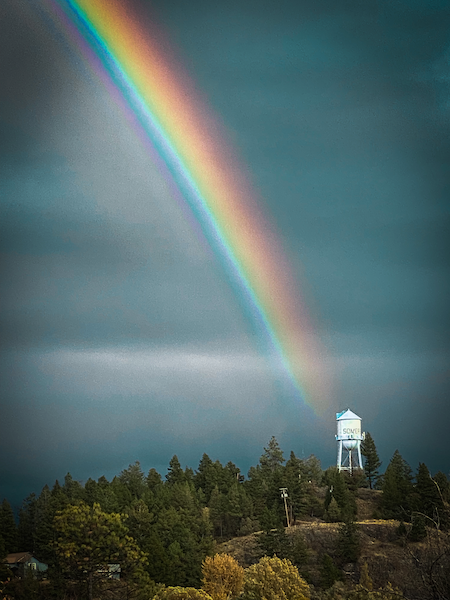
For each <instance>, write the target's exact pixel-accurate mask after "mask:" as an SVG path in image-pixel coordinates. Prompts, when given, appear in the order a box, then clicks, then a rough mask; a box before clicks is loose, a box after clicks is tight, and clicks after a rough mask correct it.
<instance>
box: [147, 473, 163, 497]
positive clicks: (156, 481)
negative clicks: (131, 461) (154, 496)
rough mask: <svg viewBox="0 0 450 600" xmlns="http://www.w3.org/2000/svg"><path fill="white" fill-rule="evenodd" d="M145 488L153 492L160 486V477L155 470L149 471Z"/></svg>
mask: <svg viewBox="0 0 450 600" xmlns="http://www.w3.org/2000/svg"><path fill="white" fill-rule="evenodd" d="M145 481H146V483H147V487H148V489H149V490H151V491H152V492H154V491H155V490H156V488H157V487H158V486H160V485H161V484H162V479H161V475H160V474H159V473H158V471H157V470H156V469H153V468H152V469H150V470H149V472H148V475H147V478H146V480H145Z"/></svg>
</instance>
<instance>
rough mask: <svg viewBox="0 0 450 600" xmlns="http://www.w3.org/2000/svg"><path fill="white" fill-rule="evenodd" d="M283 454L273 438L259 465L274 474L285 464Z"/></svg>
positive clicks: (273, 437)
mask: <svg viewBox="0 0 450 600" xmlns="http://www.w3.org/2000/svg"><path fill="white" fill-rule="evenodd" d="M284 462H285V461H284V458H283V452H282V450H281V448H280V446H279V444H278V442H277V440H276V438H275V436H272V437H271V438H270V441H269V443H268V445H267V448H264V454H263V455H262V456H261V457H260V459H259V464H260V465H261V467H262V469H267V470H269V471H271V472H272V473H273V472H274V471H275V470H277V469H279V468H280V467H282V465H283V463H284Z"/></svg>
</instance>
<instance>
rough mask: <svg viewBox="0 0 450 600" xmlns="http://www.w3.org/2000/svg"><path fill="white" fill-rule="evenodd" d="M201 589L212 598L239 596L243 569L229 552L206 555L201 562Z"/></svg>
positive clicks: (220, 599)
mask: <svg viewBox="0 0 450 600" xmlns="http://www.w3.org/2000/svg"><path fill="white" fill-rule="evenodd" d="M202 574H203V578H202V581H203V589H204V590H205V592H207V593H208V594H210V596H211V598H212V599H213V600H228V599H230V598H235V597H236V596H239V594H240V593H241V591H242V587H243V585H244V569H243V568H242V567H241V566H239V564H238V563H237V562H236V560H235V559H234V558H233V557H232V556H230V555H229V554H215V555H214V556H207V557H206V558H205V560H204V561H203V564H202Z"/></svg>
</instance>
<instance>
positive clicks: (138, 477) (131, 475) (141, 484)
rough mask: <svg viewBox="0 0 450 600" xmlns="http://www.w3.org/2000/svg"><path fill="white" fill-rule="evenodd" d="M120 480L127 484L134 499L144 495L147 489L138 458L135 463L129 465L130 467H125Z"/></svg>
mask: <svg viewBox="0 0 450 600" xmlns="http://www.w3.org/2000/svg"><path fill="white" fill-rule="evenodd" d="M119 480H120V482H121V483H122V484H123V485H125V486H127V488H128V489H129V491H130V494H131V497H132V498H133V499H135V498H138V499H139V498H141V497H142V494H143V493H144V490H145V479H144V473H143V472H142V469H141V464H140V462H139V461H138V460H137V461H136V462H135V463H134V464H132V465H128V469H124V470H123V471H122V472H121V473H120V475H119Z"/></svg>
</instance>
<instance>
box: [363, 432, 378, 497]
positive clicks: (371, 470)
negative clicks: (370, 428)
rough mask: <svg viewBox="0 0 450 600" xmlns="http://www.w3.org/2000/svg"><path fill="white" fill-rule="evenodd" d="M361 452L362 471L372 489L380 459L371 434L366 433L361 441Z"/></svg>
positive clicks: (376, 477)
mask: <svg viewBox="0 0 450 600" xmlns="http://www.w3.org/2000/svg"><path fill="white" fill-rule="evenodd" d="M361 454H362V455H363V456H364V473H365V474H366V477H367V479H368V481H369V487H370V489H373V488H374V486H375V484H376V482H377V479H378V477H379V470H378V469H379V468H380V466H381V461H380V459H379V456H378V452H377V448H376V446H375V442H374V441H373V438H372V436H371V435H370V433H369V432H367V433H366V439H365V440H364V441H363V442H362V443H361Z"/></svg>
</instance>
